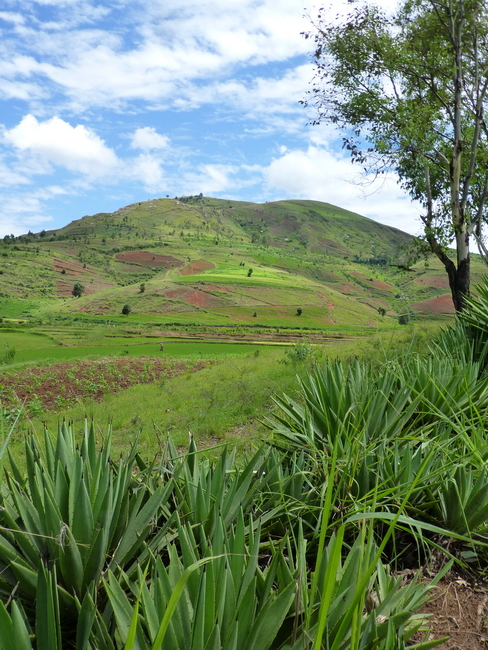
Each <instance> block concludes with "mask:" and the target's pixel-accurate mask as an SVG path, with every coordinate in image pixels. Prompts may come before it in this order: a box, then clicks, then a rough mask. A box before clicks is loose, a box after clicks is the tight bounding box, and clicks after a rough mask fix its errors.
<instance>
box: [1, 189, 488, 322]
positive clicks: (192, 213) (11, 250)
mask: <svg viewBox="0 0 488 650" xmlns="http://www.w3.org/2000/svg"><path fill="white" fill-rule="evenodd" d="M410 240H411V236H410V235H408V234H406V233H404V232H402V231H400V230H398V229H396V228H392V227H389V226H384V225H381V224H379V223H377V222H375V221H372V220H370V219H367V218H365V217H362V216H360V215H358V214H355V213H352V212H349V211H347V210H343V209H341V208H339V207H336V206H333V205H330V204H328V203H321V202H318V201H277V202H271V203H264V204H256V203H250V202H242V201H229V200H223V199H213V198H208V197H203V196H202V195H199V196H191V197H179V198H174V199H169V198H162V199H155V200H152V201H145V202H141V203H133V204H131V205H128V206H125V207H123V208H120V209H119V210H117V211H116V212H113V213H99V214H95V215H92V216H85V217H83V218H81V219H77V220H75V221H72V222H71V223H69V224H68V225H66V226H65V227H64V228H61V229H59V230H56V231H47V232H46V231H42V232H41V233H37V234H31V233H29V234H28V235H24V236H21V237H17V238H14V239H11V238H10V237H8V236H7V237H5V238H4V240H3V242H1V244H0V316H2V315H3V316H6V315H8V314H9V313H10V314H11V313H13V312H12V310H13V311H15V309H14V308H13V307H12V305H13V304H15V305H20V306H22V303H23V301H29V305H30V306H29V307H25V309H24V311H25V313H35V311H36V310H37V309H41V310H42V311H43V313H46V314H47V313H51V314H56V313H57V314H75V313H84V314H91V315H93V317H97V316H109V315H110V316H113V317H117V316H120V313H121V309H122V307H123V306H124V305H125V304H129V305H130V307H131V316H130V317H129V318H132V319H134V318H136V317H138V318H139V319H141V318H145V319H147V320H148V322H156V321H158V319H159V320H162V321H164V322H169V321H174V322H180V323H185V322H200V323H209V324H232V323H234V324H256V325H257V324H263V325H274V324H280V323H281V324H283V325H285V324H287V323H290V324H295V325H296V324H298V323H299V324H300V325H301V326H309V327H327V326H333V325H341V324H344V325H348V324H349V325H352V324H354V325H372V324H381V323H384V322H385V316H384V315H382V314H383V312H386V319H387V321H388V318H389V316H392V317H395V318H396V317H397V315H398V314H401V313H404V312H406V311H412V312H413V313H417V314H422V313H424V314H426V315H429V314H433V313H450V312H452V305H451V304H450V301H449V289H448V286H447V277H446V276H445V273H444V271H443V269H442V268H441V266H440V264H439V263H438V262H437V261H436V260H435V259H434V258H432V261H431V262H429V266H428V267H426V266H424V265H423V264H422V265H417V266H416V267H414V268H413V269H412V270H409V271H406V270H405V254H404V252H402V247H404V246H405V245H407V244H408V243H409V241H410ZM481 272H482V268H481V267H480V270H479V273H481ZM475 273H476V265H475ZM77 282H79V283H81V284H82V285H83V286H84V288H85V290H84V293H83V296H82V297H81V298H74V297H73V296H72V289H73V286H74V284H75V283H77ZM298 309H301V310H302V313H301V315H300V316H298V314H297V310H298ZM17 311H18V308H17ZM298 319H299V320H298ZM390 322H391V321H390Z"/></svg>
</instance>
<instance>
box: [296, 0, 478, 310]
mask: <svg viewBox="0 0 488 650" xmlns="http://www.w3.org/2000/svg"><path fill="white" fill-rule="evenodd" d="M313 26H314V29H313V30H312V31H310V32H308V33H306V34H305V37H306V38H311V39H313V40H314V43H315V51H314V59H315V63H316V69H315V77H314V80H313V85H312V90H311V91H310V92H309V94H308V96H307V98H306V99H305V100H304V101H303V102H302V103H304V104H305V105H311V106H313V107H315V109H316V117H315V119H314V121H313V123H315V124H318V123H321V122H323V121H327V122H331V123H333V124H335V125H336V126H337V127H339V129H340V130H341V131H342V136H343V142H344V147H346V148H347V149H348V150H349V151H350V153H351V156H352V158H353V160H354V161H356V162H358V163H360V164H361V165H362V166H363V168H364V171H365V172H366V173H367V174H372V175H374V176H376V175H378V174H384V173H386V172H395V173H396V174H397V176H398V179H399V182H400V184H401V185H402V186H403V188H405V189H406V190H407V191H408V193H409V194H410V196H411V197H412V198H413V199H416V200H417V201H419V202H420V203H421V204H422V206H423V209H424V211H423V214H422V216H421V218H422V222H423V226H424V236H423V239H422V242H423V246H424V250H429V251H431V252H432V253H434V254H435V255H437V257H438V258H439V259H440V260H441V262H442V263H443V265H444V267H445V269H446V271H447V273H448V277H449V285H450V288H451V293H452V297H453V302H454V306H455V308H456V310H458V311H461V310H462V309H463V306H464V297H465V296H469V293H470V257H469V247H470V238H475V240H476V241H477V242H478V246H479V250H480V252H481V253H482V254H483V255H484V256H485V258H486V257H488V245H487V243H486V242H487V240H486V238H485V231H484V230H485V227H486V225H487V223H488V213H487V211H486V208H485V203H486V198H487V194H488V127H487V124H486V123H485V110H486V102H487V100H486V95H487V88H488V11H487V9H486V7H485V4H484V2H482V1H481V0H404V1H403V3H401V4H400V6H399V8H398V9H397V11H396V13H395V14H394V15H388V14H385V13H384V12H383V11H382V10H380V9H379V8H377V7H375V6H373V5H371V4H362V5H360V6H355V7H354V8H353V10H352V12H351V13H350V14H349V15H348V16H347V17H346V18H344V19H342V20H340V21H339V20H338V19H335V20H330V19H329V18H328V17H327V13H326V11H325V10H324V9H321V10H319V12H318V16H317V19H316V20H315V21H313ZM453 241H454V242H455V247H456V256H455V260H453V259H452V257H453V255H452V253H450V252H449V251H448V248H447V247H448V245H449V244H450V243H451V242H453Z"/></svg>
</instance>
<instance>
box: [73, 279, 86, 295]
mask: <svg viewBox="0 0 488 650" xmlns="http://www.w3.org/2000/svg"><path fill="white" fill-rule="evenodd" d="M84 291H85V287H84V286H83V285H82V284H80V283H79V282H77V283H76V284H75V286H74V287H73V291H72V292H71V293H72V295H73V296H74V297H75V298H81V296H82V295H83V292H84Z"/></svg>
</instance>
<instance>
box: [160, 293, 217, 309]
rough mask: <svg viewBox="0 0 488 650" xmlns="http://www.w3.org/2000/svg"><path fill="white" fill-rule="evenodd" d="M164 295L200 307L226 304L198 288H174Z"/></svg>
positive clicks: (206, 307)
mask: <svg viewBox="0 0 488 650" xmlns="http://www.w3.org/2000/svg"><path fill="white" fill-rule="evenodd" d="M165 295H166V296H167V297H168V298H174V299H175V300H182V301H183V302H186V303H188V304H189V305H194V306H195V307H202V308H203V309H211V308H216V307H222V306H224V305H225V304H226V303H223V302H222V301H221V300H220V299H219V298H217V297H216V296H212V295H211V294H208V293H205V292H204V291H198V289H175V290H174V291H167V292H166V294H165Z"/></svg>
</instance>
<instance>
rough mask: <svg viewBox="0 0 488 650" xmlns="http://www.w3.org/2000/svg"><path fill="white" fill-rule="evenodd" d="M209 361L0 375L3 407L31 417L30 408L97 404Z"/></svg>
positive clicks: (110, 362) (124, 362) (147, 360)
mask: <svg viewBox="0 0 488 650" xmlns="http://www.w3.org/2000/svg"><path fill="white" fill-rule="evenodd" d="M212 363H214V362H213V361H198V362H189V361H185V362H183V361H179V360H174V359H164V358H154V357H144V358H134V359H128V358H122V359H118V358H110V359H98V360H97V361H78V362H70V363H68V362H65V363H56V364H53V365H52V366H47V367H43V368H31V369H30V370H24V371H22V372H16V373H10V372H9V373H6V372H5V373H0V383H1V384H2V386H3V388H2V402H1V404H2V405H3V406H4V407H7V406H11V407H18V406H20V405H21V404H23V405H24V408H25V410H26V412H27V413H28V414H29V413H30V414H33V410H34V404H36V406H35V409H36V410H38V408H39V406H38V405H39V403H40V405H41V406H42V408H43V409H56V408H68V407H69V406H71V405H73V404H75V403H76V401H77V400H78V399H86V398H90V399H95V400H98V401H99V400H101V399H102V398H103V396H104V395H107V394H108V393H116V392H118V391H120V390H124V389H125V388H129V386H133V385H135V384H149V383H152V382H154V381H161V380H162V379H171V378H172V377H176V376H177V375H181V374H183V373H185V372H196V371H198V370H201V369H202V368H204V367H205V366H207V365H209V364H212Z"/></svg>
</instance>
